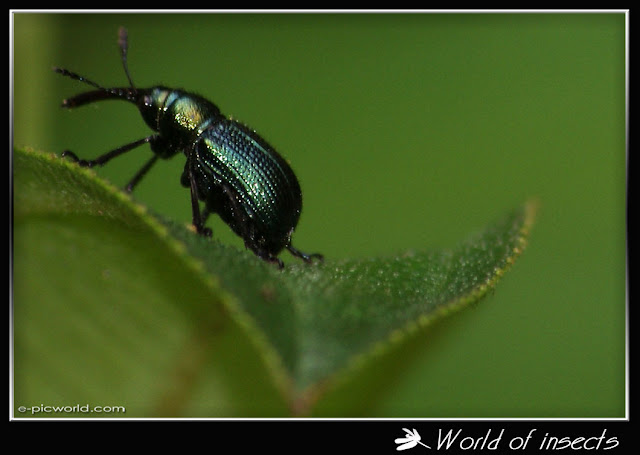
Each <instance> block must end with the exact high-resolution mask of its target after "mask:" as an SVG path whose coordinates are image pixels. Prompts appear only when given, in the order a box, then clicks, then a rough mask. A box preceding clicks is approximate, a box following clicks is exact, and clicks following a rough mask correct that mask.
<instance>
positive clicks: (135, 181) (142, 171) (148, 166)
mask: <svg viewBox="0 0 640 455" xmlns="http://www.w3.org/2000/svg"><path fill="white" fill-rule="evenodd" d="M157 160H158V155H156V154H155V153H154V154H153V156H152V157H151V159H150V160H149V161H147V162H146V163H145V165H144V166H142V168H141V169H140V170H139V171H138V172H136V175H134V176H133V178H132V179H131V180H129V183H127V186H125V187H124V190H125V191H126V192H127V193H131V192H132V191H133V189H134V188H135V186H136V185H137V184H138V182H140V180H142V177H144V176H145V175H146V174H147V172H149V169H151V167H152V166H153V165H154V164H155V163H156V161H157Z"/></svg>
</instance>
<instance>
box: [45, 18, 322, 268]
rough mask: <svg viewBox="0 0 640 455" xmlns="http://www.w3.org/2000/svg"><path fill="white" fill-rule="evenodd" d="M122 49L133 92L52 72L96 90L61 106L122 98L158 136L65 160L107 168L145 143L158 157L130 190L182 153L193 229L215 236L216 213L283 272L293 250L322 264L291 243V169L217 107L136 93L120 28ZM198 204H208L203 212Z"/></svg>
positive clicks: (295, 192) (294, 207) (159, 93)
mask: <svg viewBox="0 0 640 455" xmlns="http://www.w3.org/2000/svg"><path fill="white" fill-rule="evenodd" d="M118 47H119V49H120V57H121V60H122V66H123V68H124V72H125V75H126V76H127V79H128V82H129V87H113V88H105V87H103V86H101V85H99V84H97V83H95V82H93V81H91V80H89V79H87V78H85V77H84V76H80V75H79V74H76V73H74V72H72V71H69V70H66V69H63V68H58V67H54V68H53V70H54V71H55V72H57V73H59V74H62V75H63V76H67V77H70V78H71V79H74V80H77V81H80V82H83V83H85V84H88V85H90V86H92V87H94V89H95V90H91V91H88V92H83V93H80V94H78V95H75V96H73V97H71V98H67V99H65V100H63V102H62V107H63V108H67V109H70V108H74V107H79V106H83V105H85V104H89V103H93V102H97V101H103V100H124V101H128V102H131V103H133V104H135V105H136V107H137V108H138V110H139V111H140V114H141V115H142V118H143V119H144V121H145V123H146V124H147V125H148V126H149V127H150V128H151V129H152V130H153V131H154V134H151V135H149V136H147V137H145V138H142V139H139V140H137V141H134V142H131V143H129V144H125V145H123V146H121V147H118V148H116V149H114V150H111V151H109V152H107V153H105V154H103V155H100V156H98V157H97V158H95V159H93V160H84V159H80V158H78V156H77V155H76V154H75V153H73V152H71V151H69V150H65V151H64V152H63V153H62V156H63V157H68V159H70V160H72V161H74V162H76V163H77V164H78V165H80V166H82V167H89V168H91V167H94V166H102V165H104V164H106V163H107V162H108V161H110V160H111V159H113V158H115V157H117V156H120V155H122V154H123V153H126V152H128V151H130V150H133V149H135V148H136V147H139V146H141V145H144V144H149V145H150V147H151V150H152V152H153V155H152V157H151V158H150V159H149V160H148V161H147V162H146V163H145V164H144V166H142V168H141V169H140V170H139V171H138V172H136V174H135V175H134V176H133V178H132V179H131V180H130V181H129V183H128V184H127V186H126V187H125V191H127V192H131V191H133V189H134V188H135V186H136V185H137V184H138V183H139V182H140V180H141V179H142V178H143V177H144V176H145V174H146V173H147V172H148V171H149V169H151V167H152V166H153V165H154V164H155V163H156V162H157V160H158V158H162V159H169V158H172V157H173V156H175V155H176V154H177V153H180V152H182V153H184V155H185V156H186V163H185V166H184V171H183V172H182V176H181V178H180V182H181V184H182V186H184V187H186V188H189V189H190V191H191V211H192V223H193V226H194V228H195V230H196V232H197V233H198V234H200V235H203V236H211V229H210V228H208V227H205V222H206V220H207V218H208V216H209V214H211V213H216V214H218V215H219V216H220V218H221V219H222V220H223V221H224V222H225V223H226V224H228V225H229V227H230V228H231V229H232V230H233V231H234V232H235V233H236V234H237V235H238V236H240V237H241V238H242V239H243V240H244V244H245V247H246V248H248V249H250V250H251V251H253V252H254V253H255V254H256V255H257V256H258V257H260V258H262V259H264V260H266V261H268V262H271V263H275V264H277V265H278V267H279V268H283V267H284V264H283V262H282V260H281V259H279V258H278V254H279V253H280V252H281V251H282V250H283V249H285V248H286V249H287V250H288V251H289V252H290V253H291V254H293V255H294V256H297V257H299V258H301V259H302V260H304V261H305V262H307V263H311V262H313V259H317V260H319V261H322V260H323V256H322V255H321V254H317V253H314V254H307V253H303V252H302V251H300V250H298V249H296V248H295V247H293V245H292V244H291V236H292V234H293V231H294V230H295V228H296V226H297V224H298V220H299V218H300V213H301V211H302V192H301V189H300V184H299V182H298V179H297V178H296V176H295V174H294V173H293V170H292V169H291V167H290V166H289V164H288V163H287V161H285V160H284V158H282V157H281V156H280V154H278V152H276V150H275V149H274V148H273V147H272V146H271V145H269V144H268V143H267V142H266V141H265V140H264V139H263V138H262V137H260V136H259V135H258V134H257V133H256V132H255V131H254V130H253V129H251V128H249V127H248V126H246V125H244V124H242V123H239V122H237V121H235V120H232V119H230V118H227V117H226V116H225V115H223V114H222V113H221V112H220V109H219V108H218V106H216V105H215V104H213V103H212V102H210V101H208V100H206V99H205V98H203V97H202V96H200V95H197V94H195V93H191V92H187V91H185V90H182V89H172V88H168V87H165V86H162V85H157V86H154V87H151V88H147V89H139V88H136V87H135V85H134V84H133V81H132V79H131V76H130V74H129V68H128V64H127V51H128V37H127V31H126V29H125V28H124V27H121V28H120V29H119V32H118ZM200 201H202V202H204V208H203V210H201V209H200Z"/></svg>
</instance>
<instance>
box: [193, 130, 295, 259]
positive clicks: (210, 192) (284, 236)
mask: <svg viewBox="0 0 640 455" xmlns="http://www.w3.org/2000/svg"><path fill="white" fill-rule="evenodd" d="M196 159H197V165H196V166H197V168H198V171H197V172H198V174H199V175H200V178H199V180H202V181H203V182H205V181H206V182H207V184H206V185H207V186H208V188H199V189H198V193H199V196H200V197H201V199H203V200H204V201H205V202H206V204H207V208H208V209H209V210H210V211H212V212H217V213H218V214H219V215H220V216H221V218H223V220H224V221H225V222H227V223H228V224H229V225H230V226H231V227H232V228H233V230H234V231H235V232H236V233H237V234H238V235H240V236H241V237H243V238H244V240H245V242H247V246H249V247H250V248H252V249H254V250H255V249H260V250H265V251H266V252H268V253H271V254H277V253H278V252H279V251H280V250H281V249H282V248H283V247H284V246H286V245H287V244H288V243H289V241H290V235H291V232H292V231H293V229H294V228H295V226H296V225H297V223H298V219H299V218H300V211H301V209H302V194H301V191H300V185H299V183H298V180H297V178H296V177H295V175H294V173H293V171H292V170H291V167H290V166H289V165H288V164H287V162H286V161H285V160H284V159H283V158H282V157H281V156H280V155H279V154H278V153H277V152H276V151H275V150H274V149H273V147H271V146H270V145H269V144H268V143H267V142H266V141H265V140H264V139H262V138H261V137H260V136H258V135H257V134H256V133H255V132H254V131H252V130H251V129H249V128H247V127H246V126H244V125H242V124H240V123H238V122H236V121H233V120H229V119H221V120H220V122H216V124H215V125H211V127H210V128H208V129H207V130H206V131H204V132H203V133H202V135H201V140H200V141H199V142H198V144H197V145H196ZM206 174H209V175H208V176H207V175H206ZM207 177H209V178H207ZM215 187H217V189H216V188H215ZM221 191H222V192H231V193H232V197H235V200H236V201H237V204H239V205H240V206H241V208H242V210H234V201H229V197H226V198H225V197H222V195H221V194H220V192H221ZM227 196H230V195H227ZM238 211H239V212H243V213H235V212H238ZM242 217H245V218H248V220H246V219H241V218H242ZM247 223H248V224H247ZM252 244H255V245H252ZM254 246H255V248H254Z"/></svg>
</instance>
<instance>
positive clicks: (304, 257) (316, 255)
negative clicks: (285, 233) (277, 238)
mask: <svg viewBox="0 0 640 455" xmlns="http://www.w3.org/2000/svg"><path fill="white" fill-rule="evenodd" d="M286 248H287V250H289V252H290V253H291V254H292V255H294V256H296V257H299V258H300V259H302V260H303V261H304V262H306V263H307V264H311V263H312V262H313V260H314V259H317V260H318V262H324V256H323V255H322V254H319V253H312V254H307V253H303V252H302V251H300V250H299V249H297V248H294V247H293V245H291V244H289V245H287V246H286Z"/></svg>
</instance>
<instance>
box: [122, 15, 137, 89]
mask: <svg viewBox="0 0 640 455" xmlns="http://www.w3.org/2000/svg"><path fill="white" fill-rule="evenodd" d="M118 46H119V47H120V55H121V57H122V66H123V67H124V72H125V74H126V75H127V79H129V85H131V88H132V89H133V90H136V87H135V85H133V81H132V80H131V75H130V74H129V66H128V65H127V50H128V48H129V43H128V36H127V29H126V28H124V27H120V29H119V30H118Z"/></svg>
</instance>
